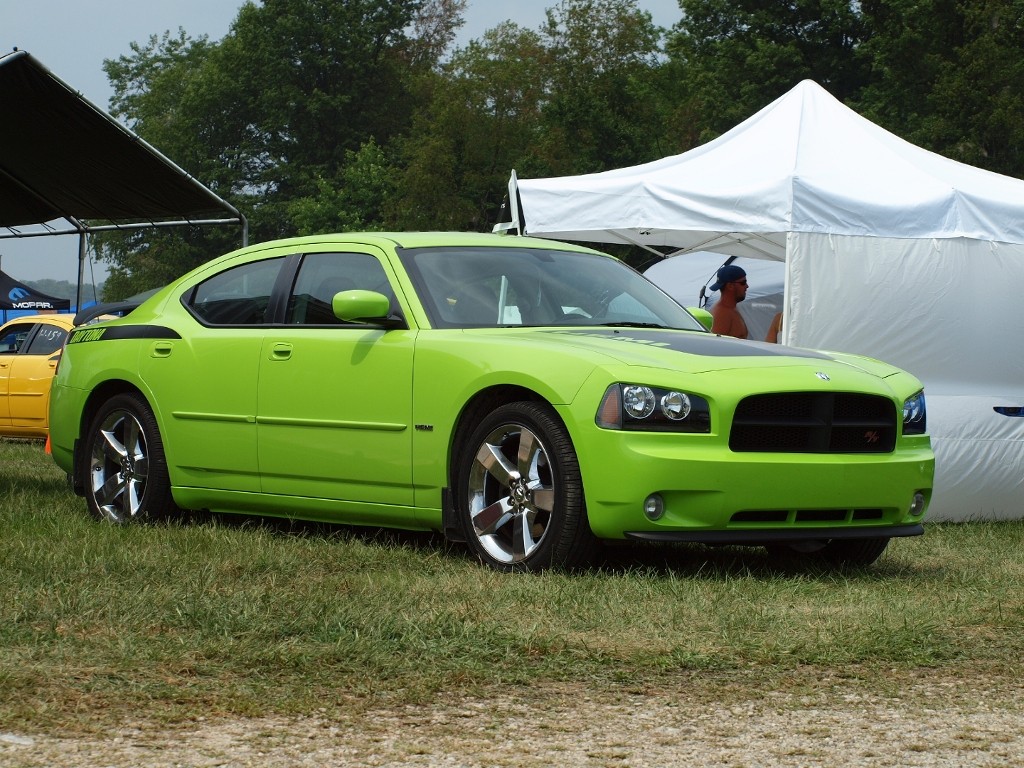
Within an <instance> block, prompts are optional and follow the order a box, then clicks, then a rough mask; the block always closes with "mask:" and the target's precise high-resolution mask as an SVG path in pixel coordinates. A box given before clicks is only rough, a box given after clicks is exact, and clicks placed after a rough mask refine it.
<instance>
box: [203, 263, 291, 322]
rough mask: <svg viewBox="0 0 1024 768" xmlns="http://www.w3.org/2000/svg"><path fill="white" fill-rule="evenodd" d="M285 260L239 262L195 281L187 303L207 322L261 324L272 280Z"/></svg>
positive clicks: (265, 318)
mask: <svg viewBox="0 0 1024 768" xmlns="http://www.w3.org/2000/svg"><path fill="white" fill-rule="evenodd" d="M283 263H284V260H283V259H281V258H277V259H266V260H265V261H254V262H250V263H249V264H242V265H240V266H237V267H232V268H231V269H227V270H224V271H223V272H221V273H219V274H216V275H214V276H213V277H211V278H210V279H208V280H206V281H204V282H202V283H200V284H199V285H197V286H196V287H195V288H194V289H193V291H192V296H191V298H190V299H189V300H188V302H187V305H188V307H189V308H190V309H191V310H192V312H193V313H195V315H196V317H198V318H199V319H200V320H201V321H203V322H204V323H208V324H210V325H262V324H263V323H267V322H269V321H270V318H268V317H267V310H268V308H269V307H270V294H271V293H272V292H273V290H274V282H275V281H276V280H277V274H278V272H280V271H281V265H282V264H283Z"/></svg>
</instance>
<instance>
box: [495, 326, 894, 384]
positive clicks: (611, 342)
mask: <svg viewBox="0 0 1024 768" xmlns="http://www.w3.org/2000/svg"><path fill="white" fill-rule="evenodd" d="M504 330H505V332H506V333H510V335H511V336H519V335H522V336H523V337H527V336H528V337H529V340H530V342H531V343H537V342H539V341H540V340H541V339H543V340H544V341H545V342H547V343H550V344H555V345H560V346H565V347H567V348H571V349H572V350H573V351H575V352H576V353H579V352H581V351H583V350H587V351H589V352H591V353H598V354H600V355H602V356H605V357H607V358H611V359H613V360H614V361H616V362H618V363H621V364H623V365H630V366H645V367H653V368H672V369H674V370H678V371H683V372H686V373H708V372H712V371H726V370H736V369H747V368H758V369H760V370H764V369H765V368H767V367H787V366H793V365H799V366H813V365H816V364H819V365H820V364H823V363H833V364H834V363H839V364H841V365H852V366H853V367H855V368H858V369H860V370H862V371H864V372H865V373H868V374H871V375H874V376H880V377H885V376H889V375H892V374H894V373H898V372H899V369H897V368H894V367H893V366H890V365H887V364H885V363H881V362H879V361H877V360H871V359H870V358H863V357H858V356H853V355H845V354H837V353H830V352H821V351H817V350H812V349H802V348H797V347H787V346H784V345H780V344H769V343H766V342H761V341H746V340H742V339H734V338H732V337H728V336H717V335H713V334H710V333H704V332H701V331H678V330H671V329H646V328H544V329H540V328H537V329H522V330H518V329H517V330H512V331H510V330H509V329H504ZM524 340H525V338H524Z"/></svg>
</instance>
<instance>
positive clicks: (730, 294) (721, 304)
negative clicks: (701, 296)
mask: <svg viewBox="0 0 1024 768" xmlns="http://www.w3.org/2000/svg"><path fill="white" fill-rule="evenodd" d="M711 290H712V291H718V292H719V297H718V301H716V302H715V304H714V306H712V307H711V317H712V318H714V322H713V323H712V325H711V332H712V333H717V334H721V335H722V336H735V337H736V338H737V339H745V338H747V324H746V323H745V322H743V318H742V317H740V313H739V312H738V311H737V310H736V305H737V304H739V303H740V302H741V301H743V299H745V298H746V297H747V273H746V272H744V271H743V270H742V269H741V268H740V267H737V266H736V265H735V264H726V265H725V266H724V267H721V268H720V269H719V270H718V274H717V276H716V279H715V282H714V284H713V285H712V286H711Z"/></svg>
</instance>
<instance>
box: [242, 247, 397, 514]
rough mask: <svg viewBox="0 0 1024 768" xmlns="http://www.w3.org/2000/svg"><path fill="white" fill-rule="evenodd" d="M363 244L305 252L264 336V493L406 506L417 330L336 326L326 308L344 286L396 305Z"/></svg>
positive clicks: (381, 268) (380, 267) (380, 265)
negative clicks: (282, 308)
mask: <svg viewBox="0 0 1024 768" xmlns="http://www.w3.org/2000/svg"><path fill="white" fill-rule="evenodd" d="M370 250H371V249H369V247H367V251H368V252H361V253H359V252H346V253H312V254H306V255H305V256H304V257H303V259H302V262H301V264H300V266H299V270H298V274H297V276H296V279H295V283H294V287H293V289H292V290H291V293H290V296H289V299H288V306H287V310H286V315H285V323H284V325H283V327H275V328H274V329H272V330H271V331H270V332H268V334H267V335H266V338H265V340H264V345H263V350H262V355H261V359H260V371H259V403H258V416H257V424H258V429H257V433H258V443H259V462H260V475H261V477H262V487H263V491H264V492H265V493H274V494H284V495H289V496H305V497H315V498H323V499H335V500H342V501H351V502H360V503H370V504H376V505H405V506H411V505H412V501H413V493H412V487H411V485H412V469H411V449H412V424H411V419H412V397H411V393H412V362H413V348H414V341H415V334H414V332H412V331H408V330H384V329H382V328H380V327H376V326H372V325H366V324H362V323H344V322H342V321H341V320H339V319H338V318H336V317H335V316H334V313H333V310H332V309H331V299H332V298H333V296H334V295H335V293H337V292H338V291H341V290H347V289H368V290H376V291H379V292H383V293H385V294H387V295H389V296H390V297H391V298H392V302H393V307H395V306H397V304H396V303H395V299H394V293H393V290H392V288H391V284H390V280H389V272H390V270H389V269H388V268H385V262H384V261H383V254H380V253H373V252H369V251H370ZM364 509H365V507H364ZM380 514H381V515H396V514H397V515H399V516H400V515H401V514H402V513H400V512H397V511H396V510H394V509H384V508H381V509H380ZM368 519H372V514H371V517H370V518H368Z"/></svg>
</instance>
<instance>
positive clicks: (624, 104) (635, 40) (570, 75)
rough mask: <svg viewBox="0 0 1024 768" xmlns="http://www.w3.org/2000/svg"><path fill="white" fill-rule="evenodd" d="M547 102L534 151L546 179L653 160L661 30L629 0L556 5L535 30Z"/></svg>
mask: <svg viewBox="0 0 1024 768" xmlns="http://www.w3.org/2000/svg"><path fill="white" fill-rule="evenodd" d="M542 33H543V35H544V42H545V47H546V48H547V60H548V62H549V64H548V66H547V68H546V74H547V77H548V80H547V82H546V91H547V95H546V103H545V104H544V106H543V111H542V117H541V127H540V128H541V137H540V141H539V142H538V146H537V148H536V152H537V153H538V154H539V155H540V156H541V157H542V158H543V161H544V163H545V164H546V165H547V167H548V170H549V173H551V174H575V173H589V172H593V171H603V170H607V169H610V168H619V167H622V166H626V165H632V164H635V163H637V162H640V161H642V160H649V159H653V158H654V157H655V156H656V155H657V154H658V152H657V150H658V144H657V140H658V137H659V135H660V133H661V126H659V125H658V115H659V114H660V110H659V109H658V105H659V92H658V91H657V90H656V89H655V88H654V87H653V85H654V73H655V72H656V70H657V66H658V56H659V54H660V42H661V31H660V30H659V29H658V27H656V26H655V25H654V23H653V22H652V21H651V15H650V13H648V12H647V11H642V10H640V9H639V8H638V7H637V3H636V0H561V2H559V3H558V5H556V6H555V7H554V8H551V9H549V10H548V11H547V22H546V24H545V25H544V27H543V28H542Z"/></svg>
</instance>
